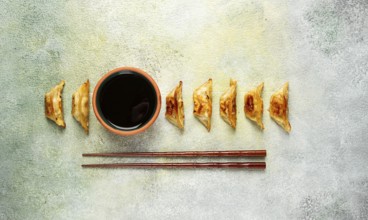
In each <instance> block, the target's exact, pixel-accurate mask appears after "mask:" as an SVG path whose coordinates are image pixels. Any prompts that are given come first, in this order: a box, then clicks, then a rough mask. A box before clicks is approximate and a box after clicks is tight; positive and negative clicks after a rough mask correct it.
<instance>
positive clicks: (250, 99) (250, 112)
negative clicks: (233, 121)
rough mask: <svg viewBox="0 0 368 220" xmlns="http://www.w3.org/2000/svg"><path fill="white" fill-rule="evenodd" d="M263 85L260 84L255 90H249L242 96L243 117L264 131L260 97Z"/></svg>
mask: <svg viewBox="0 0 368 220" xmlns="http://www.w3.org/2000/svg"><path fill="white" fill-rule="evenodd" d="M263 85H264V83H261V84H259V85H258V86H257V88H255V89H252V90H250V91H249V92H247V93H246V94H245V96H244V112H245V116H246V117H247V118H249V119H250V120H252V121H254V122H256V123H257V125H258V126H259V127H260V128H261V129H264V125H263V122H262V116H263V100H262V97H261V94H262V91H263Z"/></svg>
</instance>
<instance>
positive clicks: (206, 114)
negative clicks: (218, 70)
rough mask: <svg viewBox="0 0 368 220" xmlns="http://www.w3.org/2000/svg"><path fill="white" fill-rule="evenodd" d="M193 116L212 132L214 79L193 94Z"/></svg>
mask: <svg viewBox="0 0 368 220" xmlns="http://www.w3.org/2000/svg"><path fill="white" fill-rule="evenodd" d="M193 102H194V110H193V114H194V116H195V117H196V118H198V120H199V121H200V122H201V123H202V124H203V125H204V126H206V128H207V130H208V131H210V130H211V117H212V79H209V80H208V81H207V82H206V83H204V84H203V85H201V86H200V87H199V88H197V89H196V90H194V92H193Z"/></svg>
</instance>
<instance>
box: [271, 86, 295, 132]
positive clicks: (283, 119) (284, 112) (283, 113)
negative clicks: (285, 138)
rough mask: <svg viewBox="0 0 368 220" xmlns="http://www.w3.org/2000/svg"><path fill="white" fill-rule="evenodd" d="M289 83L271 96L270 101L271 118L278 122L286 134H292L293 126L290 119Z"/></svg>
mask: <svg viewBox="0 0 368 220" xmlns="http://www.w3.org/2000/svg"><path fill="white" fill-rule="evenodd" d="M288 86H289V83H288V82H287V83H285V85H284V86H283V87H282V88H281V89H280V90H279V91H277V92H275V93H274V94H273V95H272V96H271V100H270V109H269V110H268V111H269V112H270V116H271V118H272V119H273V120H275V121H276V122H277V124H279V125H280V126H281V127H282V128H284V130H285V131H286V132H290V130H291V126H290V123H289V119H288V113H289V107H288V100H289V91H288Z"/></svg>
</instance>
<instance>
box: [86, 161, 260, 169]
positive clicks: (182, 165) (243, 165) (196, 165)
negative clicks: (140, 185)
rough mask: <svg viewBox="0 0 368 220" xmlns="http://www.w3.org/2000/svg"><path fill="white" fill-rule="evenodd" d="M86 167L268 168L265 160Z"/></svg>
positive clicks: (92, 165) (95, 165)
mask: <svg viewBox="0 0 368 220" xmlns="http://www.w3.org/2000/svg"><path fill="white" fill-rule="evenodd" d="M82 167H84V168H171V169H172V168H247V169H266V163H265V162H225V163H219V162H210V163H114V164H83V165H82Z"/></svg>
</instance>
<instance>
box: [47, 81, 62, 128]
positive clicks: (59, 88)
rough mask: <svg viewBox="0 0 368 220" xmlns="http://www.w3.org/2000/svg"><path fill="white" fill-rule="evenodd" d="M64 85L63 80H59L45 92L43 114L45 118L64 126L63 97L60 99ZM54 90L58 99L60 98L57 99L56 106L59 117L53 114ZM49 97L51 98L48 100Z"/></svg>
mask: <svg viewBox="0 0 368 220" xmlns="http://www.w3.org/2000/svg"><path fill="white" fill-rule="evenodd" d="M64 85H65V81H64V80H61V81H60V83H59V84H57V85H56V86H54V87H53V88H51V90H50V91H48V92H47V93H46V94H45V98H44V99H45V116H46V118H48V119H50V120H52V121H53V122H55V124H57V125H58V126H60V127H62V128H65V127H66V124H65V121H64V112H63V99H62V92H63V89H64ZM55 90H56V92H57V95H58V99H60V101H58V108H59V110H60V116H59V118H58V117H57V116H56V115H55V109H54V106H53V104H54V102H53V97H54V96H53V95H54V93H55ZM50 99H51V100H50ZM50 108H51V111H49V109H50Z"/></svg>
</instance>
